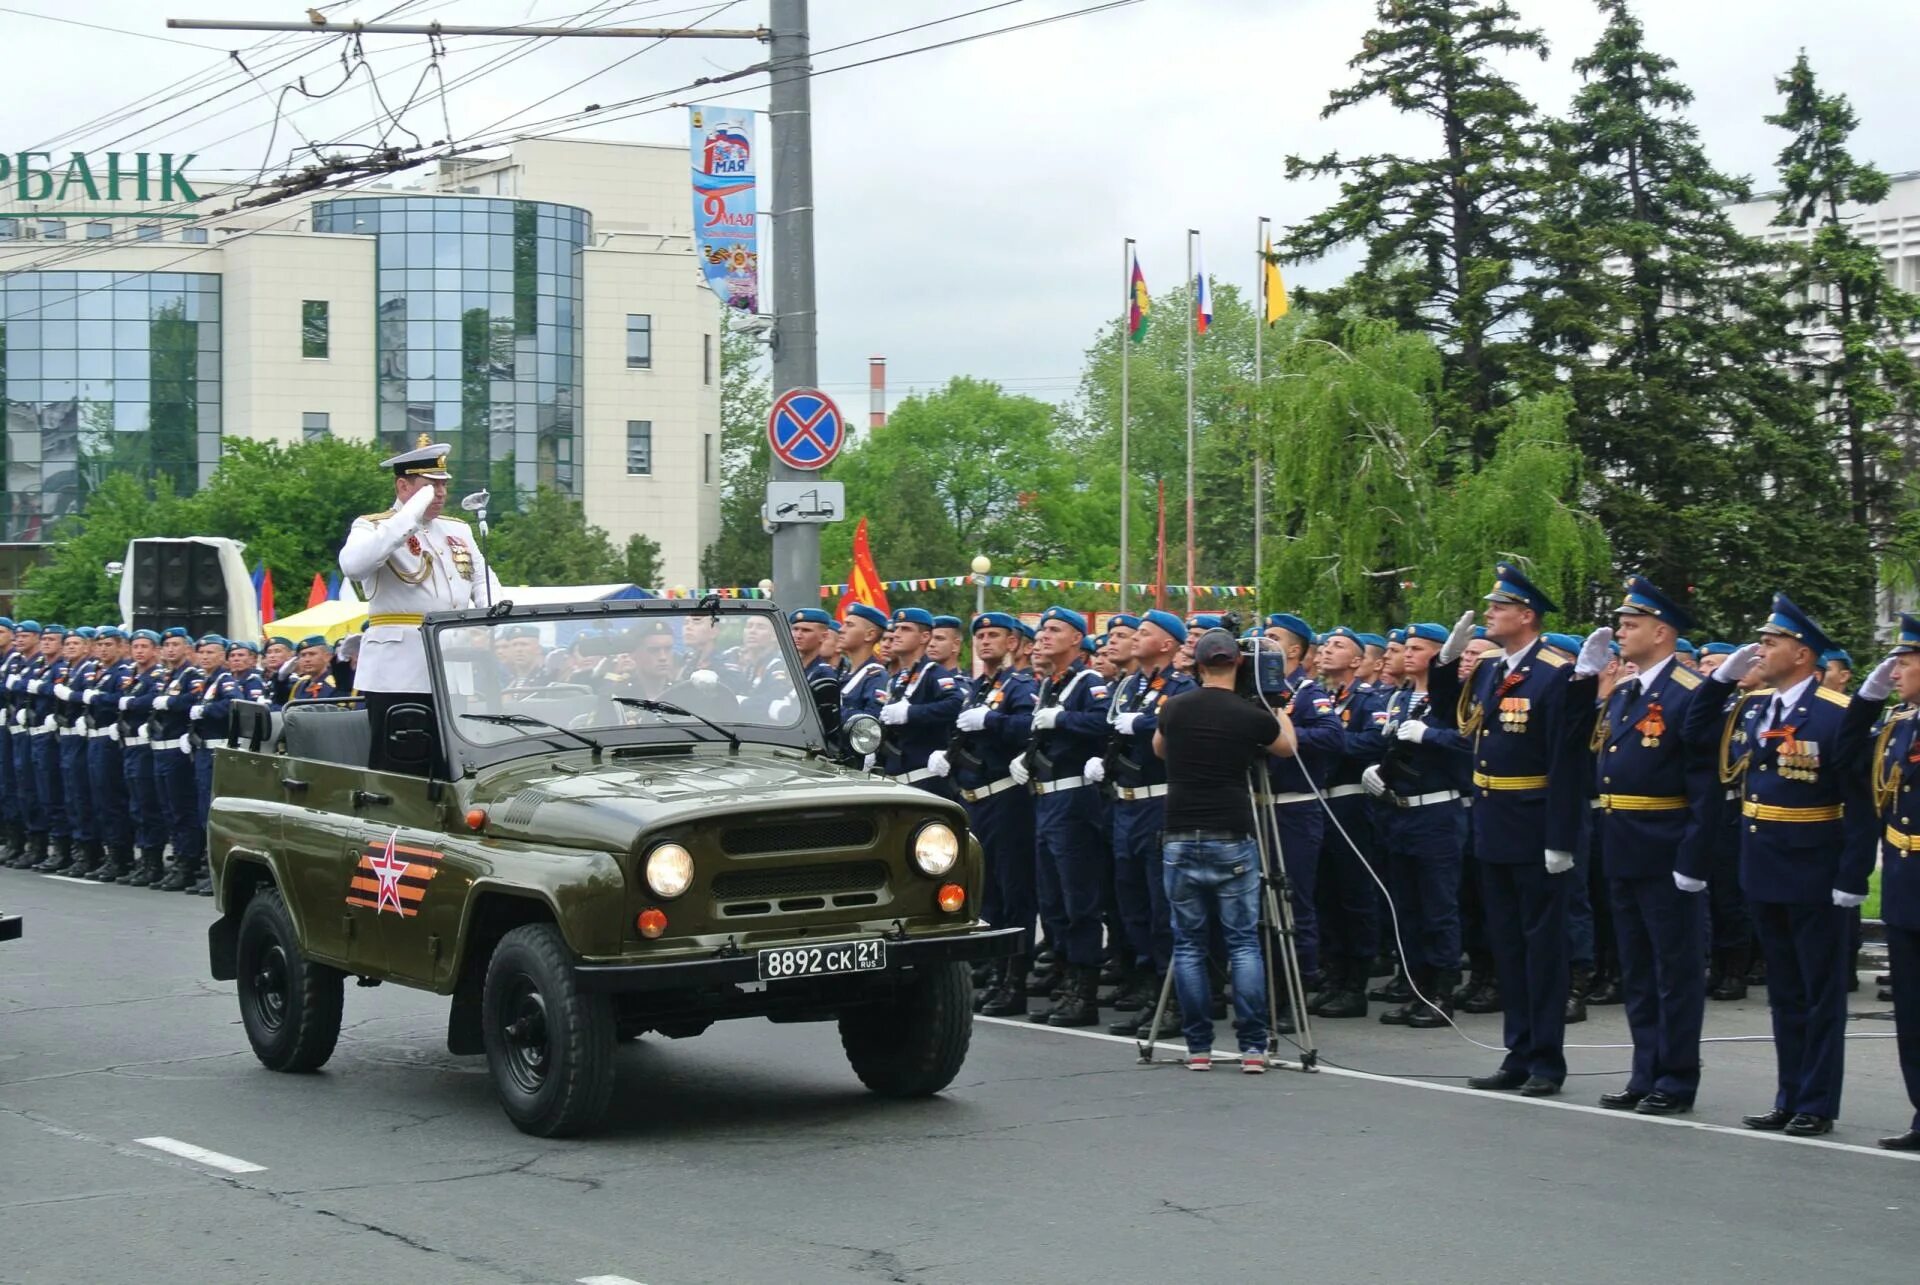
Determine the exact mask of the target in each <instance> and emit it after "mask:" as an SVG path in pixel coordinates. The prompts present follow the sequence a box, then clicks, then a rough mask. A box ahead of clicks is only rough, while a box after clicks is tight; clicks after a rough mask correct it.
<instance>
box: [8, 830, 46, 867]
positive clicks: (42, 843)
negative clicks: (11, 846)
mask: <svg viewBox="0 0 1920 1285" xmlns="http://www.w3.org/2000/svg"><path fill="white" fill-rule="evenodd" d="M46 859H47V836H46V835H45V834H44V833H42V832H40V831H38V830H29V831H28V832H27V850H26V852H25V853H24V854H22V856H21V858H20V860H19V861H17V862H16V863H14V867H13V868H14V869H16V870H31V869H33V868H34V867H35V866H37V865H39V864H40V863H41V862H42V861H45V860H46Z"/></svg>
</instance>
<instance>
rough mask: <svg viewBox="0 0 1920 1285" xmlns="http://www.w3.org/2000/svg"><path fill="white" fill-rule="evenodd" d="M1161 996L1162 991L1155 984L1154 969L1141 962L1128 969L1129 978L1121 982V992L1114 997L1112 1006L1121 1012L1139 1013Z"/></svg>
mask: <svg viewBox="0 0 1920 1285" xmlns="http://www.w3.org/2000/svg"><path fill="white" fill-rule="evenodd" d="M1159 998H1160V992H1159V991H1158V990H1156V989H1155V988H1154V985H1153V970H1152V969H1151V968H1147V967H1144V966H1142V965H1139V964H1135V965H1133V966H1132V967H1130V968H1128V969H1127V979H1126V980H1125V981H1124V982H1122V983H1121V984H1120V993H1119V994H1117V995H1115V996H1114V997H1113V1003H1112V1007H1113V1009H1114V1010H1115V1011H1116V1012H1120V1013H1137V1012H1139V1011H1140V1010H1141V1009H1143V1008H1146V1007H1148V1006H1149V1005H1151V1004H1152V1003H1153V1002H1154V1001H1155V1000H1157V999H1159Z"/></svg>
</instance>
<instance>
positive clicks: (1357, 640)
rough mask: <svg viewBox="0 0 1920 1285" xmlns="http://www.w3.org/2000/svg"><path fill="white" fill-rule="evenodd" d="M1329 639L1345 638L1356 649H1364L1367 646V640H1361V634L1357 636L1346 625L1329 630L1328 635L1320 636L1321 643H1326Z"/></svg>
mask: <svg viewBox="0 0 1920 1285" xmlns="http://www.w3.org/2000/svg"><path fill="white" fill-rule="evenodd" d="M1329 638H1345V639H1346V640H1347V641H1349V642H1351V643H1352V644H1353V645H1354V646H1356V647H1364V646H1366V645H1367V644H1366V640H1365V639H1363V638H1361V637H1360V635H1359V634H1356V633H1355V632H1353V630H1351V629H1349V628H1347V627H1346V626H1345V625H1335V626H1334V627H1333V628H1331V629H1329V630H1327V632H1326V633H1324V634H1321V635H1320V641H1321V642H1325V641H1327V639H1329Z"/></svg>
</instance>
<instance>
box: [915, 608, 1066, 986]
mask: <svg viewBox="0 0 1920 1285" xmlns="http://www.w3.org/2000/svg"><path fill="white" fill-rule="evenodd" d="M1019 623H1020V622H1019V621H1017V620H1015V619H1014V618H1013V617H1012V616H1010V615H1007V614H1006V613H1005V612H1000V611H989V612H986V613H984V614H982V615H979V616H975V617H974V618H973V654H974V657H975V659H977V660H978V661H979V662H980V664H981V666H982V670H983V672H982V673H981V675H980V678H979V680H978V681H977V682H976V683H974V685H973V686H972V687H971V688H970V689H969V691H968V693H967V696H966V700H965V704H964V706H963V707H962V708H961V710H960V713H959V714H958V715H957V716H956V718H955V720H954V732H953V736H952V739H951V740H949V741H948V743H947V745H946V748H944V749H940V750H935V751H934V752H933V754H932V755H931V756H930V757H929V758H928V761H927V767H928V769H929V770H931V771H933V772H934V773H935V774H936V775H937V776H940V777H943V778H944V779H945V780H946V781H948V782H949V784H950V785H951V786H952V788H953V790H954V792H955V794H956V795H957V796H958V797H959V799H960V802H961V804H962V805H964V806H965V807H966V809H967V825H968V828H969V829H971V830H972V831H973V833H974V834H975V835H976V836H978V837H979V840H980V848H981V851H982V852H983V853H984V854H985V856H986V860H987V870H986V881H985V882H986V886H985V888H984V889H983V890H982V892H981V897H980V914H981V917H982V918H984V919H985V920H986V921H987V922H988V923H990V924H993V925H995V926H996V927H1011V928H1021V929H1024V930H1025V931H1026V933H1027V935H1028V936H1027V946H1026V949H1024V950H1023V951H1022V952H1021V953H1020V954H1019V955H1018V956H1016V957H1014V958H1012V959H1009V960H1007V961H1005V962H1004V963H1003V964H998V965H996V966H995V968H994V971H993V972H992V973H991V974H990V975H989V976H988V978H987V982H986V985H985V986H984V988H983V989H982V990H981V991H980V992H979V993H978V994H976V996H975V998H974V1007H975V1008H976V1009H977V1010H978V1011H979V1012H981V1013H984V1014H985V1015H987V1016H988V1017H1013V1016H1017V1015H1024V1014H1025V1013H1026V1011H1027V965H1028V963H1029V957H1030V956H1031V954H1032V942H1033V936H1032V934H1033V923H1034V919H1035V917H1036V916H1037V915H1038V913H1039V911H1038V908H1037V905H1036V901H1035V893H1034V835H1033V796H1032V794H1030V793H1029V792H1028V791H1027V790H1025V789H1023V788H1022V787H1021V785H1020V783H1019V782H1018V781H1016V780H1014V777H1013V760H1014V758H1015V756H1017V755H1019V754H1020V753H1022V752H1023V751H1024V750H1025V749H1026V747H1027V729H1028V720H1029V719H1030V718H1031V716H1032V714H1033V699H1034V681H1033V675H1032V674H1030V673H1027V672H1025V671H1024V670H1021V669H1019V668H1018V667H1017V666H1016V665H1015V651H1016V649H1017V643H1018V640H1019V636H1020V634H1019Z"/></svg>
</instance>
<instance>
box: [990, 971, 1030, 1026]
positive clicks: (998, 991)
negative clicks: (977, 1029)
mask: <svg viewBox="0 0 1920 1285" xmlns="http://www.w3.org/2000/svg"><path fill="white" fill-rule="evenodd" d="M1027 1015H1028V1014H1027V988H1026V986H1025V985H1024V984H1023V983H1022V982H1021V980H1020V978H1019V977H1017V976H1009V977H1007V978H1006V980H1004V981H1002V982H1001V983H1000V985H998V986H996V987H995V988H994V989H993V991H992V993H990V994H989V995H988V996H987V1002H986V1003H984V1004H982V1005H981V1006H980V1016H982V1017H1026V1016H1027Z"/></svg>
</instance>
